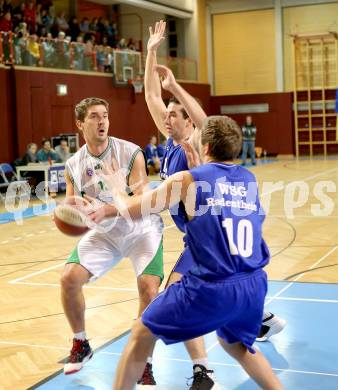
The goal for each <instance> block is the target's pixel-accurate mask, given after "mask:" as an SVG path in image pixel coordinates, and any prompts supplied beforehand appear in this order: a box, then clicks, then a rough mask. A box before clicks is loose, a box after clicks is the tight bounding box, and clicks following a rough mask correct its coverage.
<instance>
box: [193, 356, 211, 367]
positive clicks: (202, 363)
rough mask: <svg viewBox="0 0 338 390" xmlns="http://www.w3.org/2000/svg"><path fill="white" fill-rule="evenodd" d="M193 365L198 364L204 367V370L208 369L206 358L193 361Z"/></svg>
mask: <svg viewBox="0 0 338 390" xmlns="http://www.w3.org/2000/svg"><path fill="white" fill-rule="evenodd" d="M192 362H193V364H194V365H195V364H200V365H201V366H204V367H205V368H206V369H208V358H202V359H194V360H193V361H192Z"/></svg>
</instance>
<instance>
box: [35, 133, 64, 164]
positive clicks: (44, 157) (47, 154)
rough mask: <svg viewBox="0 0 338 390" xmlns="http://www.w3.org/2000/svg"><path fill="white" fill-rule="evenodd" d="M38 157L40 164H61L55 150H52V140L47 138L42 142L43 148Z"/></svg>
mask: <svg viewBox="0 0 338 390" xmlns="http://www.w3.org/2000/svg"><path fill="white" fill-rule="evenodd" d="M37 157H38V161H39V162H48V161H56V162H59V156H58V155H57V153H56V152H55V150H54V149H52V147H51V145H50V140H49V139H46V138H44V139H43V140H42V148H41V149H40V150H39V151H38V153H37Z"/></svg>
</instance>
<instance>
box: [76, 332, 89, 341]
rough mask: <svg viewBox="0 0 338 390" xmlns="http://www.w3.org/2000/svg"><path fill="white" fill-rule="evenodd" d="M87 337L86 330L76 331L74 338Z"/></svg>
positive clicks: (82, 338) (84, 338)
mask: <svg viewBox="0 0 338 390" xmlns="http://www.w3.org/2000/svg"><path fill="white" fill-rule="evenodd" d="M86 338H87V336H86V331H82V332H79V333H74V339H76V340H86Z"/></svg>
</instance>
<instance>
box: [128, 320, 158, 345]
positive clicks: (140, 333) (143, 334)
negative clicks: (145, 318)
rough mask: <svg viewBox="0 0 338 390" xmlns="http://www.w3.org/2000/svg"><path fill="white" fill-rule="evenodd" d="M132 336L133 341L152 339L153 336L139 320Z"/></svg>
mask: <svg viewBox="0 0 338 390" xmlns="http://www.w3.org/2000/svg"><path fill="white" fill-rule="evenodd" d="M132 336H133V338H134V339H135V340H142V341H144V340H145V339H153V338H154V335H153V334H152V333H151V331H150V330H149V329H148V328H147V327H146V326H145V325H144V324H143V322H142V319H141V318H139V319H138V320H137V321H136V322H135V324H134V326H133V330H132Z"/></svg>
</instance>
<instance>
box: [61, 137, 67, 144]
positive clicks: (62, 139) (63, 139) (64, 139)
mask: <svg viewBox="0 0 338 390" xmlns="http://www.w3.org/2000/svg"><path fill="white" fill-rule="evenodd" d="M62 141H66V142H67V145H68V139H67V138H61V139H60V144H61V142H62Z"/></svg>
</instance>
